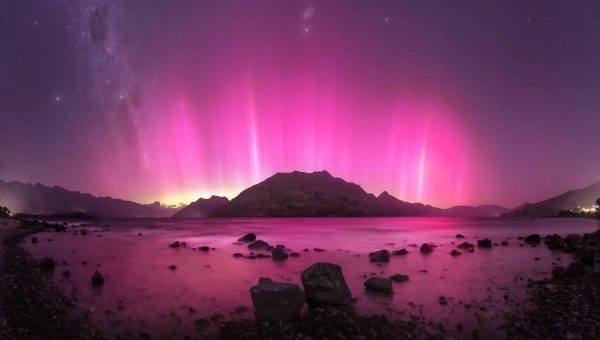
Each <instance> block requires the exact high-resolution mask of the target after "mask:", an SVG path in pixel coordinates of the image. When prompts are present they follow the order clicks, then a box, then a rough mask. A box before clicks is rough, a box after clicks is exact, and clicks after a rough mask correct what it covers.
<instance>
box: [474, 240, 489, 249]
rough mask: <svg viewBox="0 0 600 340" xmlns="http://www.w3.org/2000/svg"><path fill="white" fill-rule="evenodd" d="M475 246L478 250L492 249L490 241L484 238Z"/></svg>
mask: <svg viewBox="0 0 600 340" xmlns="http://www.w3.org/2000/svg"><path fill="white" fill-rule="evenodd" d="M477 246H478V247H479V248H491V247H492V241H491V240H490V239H487V238H484V239H483V240H478V241H477Z"/></svg>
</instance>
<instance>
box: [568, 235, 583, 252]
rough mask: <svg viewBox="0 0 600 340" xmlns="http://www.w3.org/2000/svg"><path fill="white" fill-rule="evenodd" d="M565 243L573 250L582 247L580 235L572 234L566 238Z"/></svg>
mask: <svg viewBox="0 0 600 340" xmlns="http://www.w3.org/2000/svg"><path fill="white" fill-rule="evenodd" d="M564 241H565V245H566V246H567V247H568V248H571V249H573V248H577V247H579V246H581V243H582V238H581V236H580V235H577V234H571V235H568V236H567V237H565V239H564Z"/></svg>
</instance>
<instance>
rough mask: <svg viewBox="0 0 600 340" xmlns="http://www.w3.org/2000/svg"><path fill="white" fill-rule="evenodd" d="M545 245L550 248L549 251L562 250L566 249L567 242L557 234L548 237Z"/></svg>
mask: <svg viewBox="0 0 600 340" xmlns="http://www.w3.org/2000/svg"><path fill="white" fill-rule="evenodd" d="M544 243H545V244H546V246H548V249H552V250H561V249H564V248H565V247H566V244H565V241H564V240H563V238H562V237H561V236H560V235H557V234H553V235H550V236H547V237H546V238H545V239H544Z"/></svg>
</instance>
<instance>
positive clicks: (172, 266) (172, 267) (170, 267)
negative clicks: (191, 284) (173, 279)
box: [169, 264, 177, 270]
mask: <svg viewBox="0 0 600 340" xmlns="http://www.w3.org/2000/svg"><path fill="white" fill-rule="evenodd" d="M169 269H170V270H175V269H177V266H176V265H174V264H172V265H170V266H169Z"/></svg>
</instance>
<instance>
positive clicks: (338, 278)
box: [301, 262, 352, 306]
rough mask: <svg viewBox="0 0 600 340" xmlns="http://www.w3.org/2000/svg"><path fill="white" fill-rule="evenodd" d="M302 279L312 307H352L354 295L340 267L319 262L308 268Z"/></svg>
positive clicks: (307, 298)
mask: <svg viewBox="0 0 600 340" xmlns="http://www.w3.org/2000/svg"><path fill="white" fill-rule="evenodd" d="M301 279H302V285H303V286H304V291H305V293H306V301H307V302H308V303H309V304H310V305H313V306H317V305H340V306H347V305H350V302H351V300H352V294H351V293H350V289H349V288H348V285H347V284H346V280H345V279H344V274H342V268H341V267H340V266H338V265H336V264H332V263H325V262H318V263H315V264H313V265H312V266H310V267H308V268H306V269H305V270H304V271H303V272H302V276H301Z"/></svg>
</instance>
